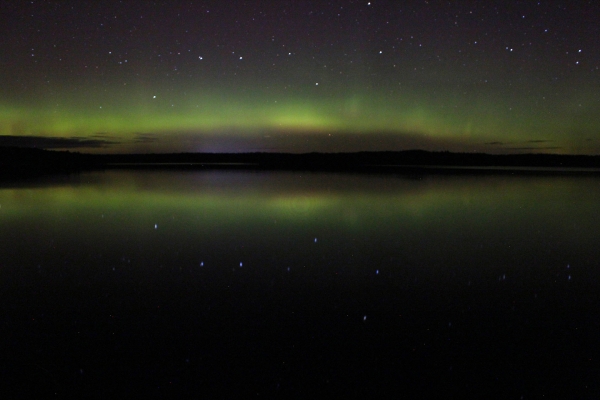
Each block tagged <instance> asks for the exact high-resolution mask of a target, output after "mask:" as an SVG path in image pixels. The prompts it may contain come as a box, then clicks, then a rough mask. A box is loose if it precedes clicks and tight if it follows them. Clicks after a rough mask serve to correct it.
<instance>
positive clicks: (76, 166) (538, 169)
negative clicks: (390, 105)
mask: <svg viewBox="0 0 600 400" xmlns="http://www.w3.org/2000/svg"><path fill="white" fill-rule="evenodd" d="M107 169H138V170H139V169H169V170H209V169H212V170H214V169H235V170H260V171H271V170H272V171H312V172H319V171H323V172H356V173H377V174H385V173H395V174H398V173H400V174H401V173H409V174H412V173H416V174H507V173H508V174H583V175H589V174H600V156H581V155H555V154H505V155H496V154H485V153H451V152H430V151H424V150H407V151H394V152H392V151H386V152H357V153H305V154H292V153H173V154H104V155H99V154H86V153H77V152H69V151H51V150H43V149H34V148H22V147H0V177H1V178H2V179H3V180H6V179H20V178H22V177H31V176H40V175H48V174H64V173H77V172H82V171H92V170H107Z"/></svg>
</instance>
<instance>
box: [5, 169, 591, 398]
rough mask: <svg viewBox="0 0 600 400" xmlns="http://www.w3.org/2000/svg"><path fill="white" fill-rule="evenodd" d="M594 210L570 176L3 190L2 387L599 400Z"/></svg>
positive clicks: (586, 186) (178, 176)
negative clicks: (554, 396)
mask: <svg viewBox="0 0 600 400" xmlns="http://www.w3.org/2000/svg"><path fill="white" fill-rule="evenodd" d="M599 199H600V178H597V177H582V176H580V177H560V176H553V177H542V176H529V177H525V176H512V175H504V176H476V177H473V176H432V175H421V176H385V177H382V176H368V175H362V176H355V175H333V174H304V173H253V172H173V171H171V172H156V171H141V172H128V171H113V172H105V173H92V174H82V175H77V176H73V177H70V178H63V179H62V180H60V181H48V182H37V183H29V184H22V185H15V184H11V185H10V186H7V185H4V186H2V187H0V339H1V340H0V346H1V347H0V358H1V361H0V375H1V378H0V379H1V382H0V383H1V385H2V387H1V388H0V389H1V391H2V393H5V394H8V396H7V397H3V398H10V396H12V397H15V398H22V397H24V396H25V395H27V394H30V395H31V394H35V395H38V396H42V395H54V393H57V394H58V396H59V397H60V396H66V397H70V396H72V397H85V396H89V395H92V396H93V397H94V398H109V396H117V397H119V396H128V395H129V396H136V397H138V396H142V395H155V394H157V395H161V394H164V395H177V396H180V397H206V398H215V397H227V396H230V395H233V394H245V395H252V396H253V397H254V396H257V395H258V396H268V395H271V394H279V395H281V396H282V397H301V398H310V397H311V396H316V395H330V396H336V395H343V394H354V395H356V394H358V395H363V396H364V397H368V396H371V397H373V396H382V395H387V394H394V395H406V397H407V398H421V397H424V395H426V394H436V395H438V396H439V397H443V398H446V397H450V396H452V395H458V396H460V397H469V396H481V397H483V396H490V395H493V396H498V397H504V398H515V399H520V398H524V399H530V398H542V397H543V396H546V397H548V396H550V395H552V394H553V393H555V392H556V391H558V390H568V392H567V393H569V397H570V398H598V396H600V368H599V367H600V245H599V243H600V241H599V238H600V207H599V206H600V202H599ZM414 393H417V394H418V395H417V397H415V395H414ZM130 398H133V397H130Z"/></svg>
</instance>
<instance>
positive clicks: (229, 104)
mask: <svg viewBox="0 0 600 400" xmlns="http://www.w3.org/2000/svg"><path fill="white" fill-rule="evenodd" d="M599 18H600V5H599V4H597V2H594V1H578V2H558V1H539V2H538V1H490V2H474V1H464V2H463V1H461V2H441V1H410V2H403V1H370V2H369V1H328V2H324V1H244V2H242V1H240V2H235V3H234V2H223V1H169V2H165V1H125V2H119V1H93V2H92V1H28V2H14V1H12V2H3V3H2V4H1V5H0V34H1V35H2V40H0V54H1V57H0V80H1V82H2V85H1V86H0V145H1V144H7V143H8V144H17V145H19V144H23V143H26V144H27V145H37V146H40V147H46V148H57V149H60V148H69V149H75V150H78V151H85V152H108V153H110V152H180V151H185V152H202V151H204V152H219V151H225V152H245V151H284V152H309V151H328V152H335V151H360V150H406V149H414V148H421V149H426V150H450V151H483V152H489V153H514V152H550V153H572V154H598V153H600V41H599V40H598V37H600V29H599V27H598V24H597V21H598V19H599Z"/></svg>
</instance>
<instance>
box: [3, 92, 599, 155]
mask: <svg viewBox="0 0 600 400" xmlns="http://www.w3.org/2000/svg"><path fill="white" fill-rule="evenodd" d="M313 89H314V88H313ZM155 92H156V94H152V93H153V91H151V90H149V89H144V90H143V91H142V90H131V91H125V90H124V89H119V90H116V89H115V90H112V91H111V90H108V89H102V90H100V89H88V90H87V91H86V92H85V94H84V95H83V96H82V95H77V96H74V95H72V94H68V93H64V94H57V95H55V96H54V97H52V99H51V100H50V99H46V100H45V101H43V102H42V101H38V102H37V103H33V105H32V104H28V105H19V104H15V105H11V104H7V103H0V135H16V136H27V135H33V136H44V137H79V138H94V137H97V136H98V135H106V136H107V137H112V138H114V139H116V140H117V141H122V142H128V141H133V140H134V139H135V138H136V136H137V135H139V134H152V135H156V137H157V138H159V139H161V140H166V141H168V140H171V139H173V138H174V137H175V138H176V137H177V135H180V134H187V135H194V136H195V137H197V138H202V137H203V136H206V135H213V136H215V135H216V136H219V135H223V136H224V137H227V135H231V133H234V134H235V135H237V136H240V137H259V136H262V135H265V134H268V135H285V134H289V133H292V134H294V133H302V134H303V135H309V136H310V135H319V134H327V133H335V134H338V133H342V134H347V135H354V136H355V135H359V136H360V135H369V134H372V133H378V134H381V135H387V136H389V137H396V136H397V137H401V136H402V135H406V134H409V135H414V136H417V137H421V138H423V139H424V140H430V141H435V140H446V141H455V142H462V143H478V144H482V143H484V142H488V141H502V142H506V141H523V140H524V138H525V139H527V140H557V141H559V143H558V144H559V145H561V146H563V147H565V148H567V149H571V148H570V147H569V146H570V142H571V141H572V140H573V139H580V140H581V139H582V138H581V137H575V138H574V137H571V136H569V135H566V137H565V135H564V132H565V131H571V132H577V131H581V132H584V133H585V132H590V131H593V129H594V128H595V126H594V122H593V121H590V120H589V118H588V119H586V118H581V119H578V118H577V111H578V110H577V108H576V109H575V110H568V109H567V110H566V111H565V113H563V114H562V115H561V114H558V113H556V112H554V113H553V112H552V111H553V110H555V108H556V106H555V105H554V106H552V105H551V106H545V107H541V106H540V107H537V108H533V109H525V106H524V104H529V103H531V99H521V100H520V104H521V106H519V105H518V104H517V106H516V107H509V106H508V105H507V104H506V103H507V102H506V100H503V101H501V102H498V101H496V102H494V101H491V100H488V99H487V98H482V99H479V100H478V98H477V97H475V98H469V97H465V98H461V97H458V96H455V97H454V98H453V97H452V95H451V94H449V93H446V94H445V95H440V96H439V98H428V97H427V96H425V95H424V94H422V93H419V91H418V90H414V89H413V90H404V91H398V92H397V93H395V92H391V93H388V92H383V91H380V92H379V93H368V94H362V95H361V94H356V93H355V94H335V95H333V94H329V97H328V96H327V95H326V92H323V93H320V92H318V90H317V89H315V93H306V94H304V95H302V94H296V95H292V94H289V93H282V92H265V91H264V90H263V91H260V90H254V91H252V90H250V89H247V90H238V91H230V92H229V93H228V92H227V91H226V90H212V91H208V90H196V91H194V90H192V89H190V90H189V92H190V93H191V94H187V92H184V91H182V89H178V90H176V91H174V92H173V93H171V92H166V94H165V93H163V92H165V91H164V90H163V91H161V90H156V91H155ZM155 96H156V97H155ZM490 98H491V97H490ZM562 107H563V108H568V107H566V106H562ZM566 115H569V116H571V117H570V118H567V117H566ZM583 115H585V114H583ZM579 136H581V134H579ZM183 150H185V149H183ZM315 150H317V151H318V149H315Z"/></svg>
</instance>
